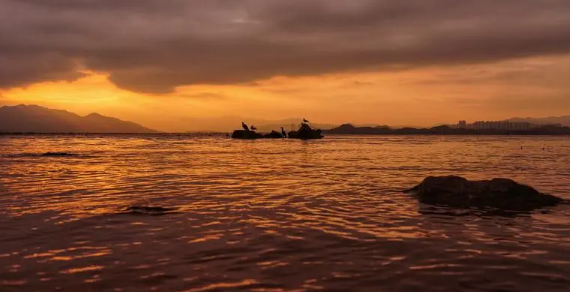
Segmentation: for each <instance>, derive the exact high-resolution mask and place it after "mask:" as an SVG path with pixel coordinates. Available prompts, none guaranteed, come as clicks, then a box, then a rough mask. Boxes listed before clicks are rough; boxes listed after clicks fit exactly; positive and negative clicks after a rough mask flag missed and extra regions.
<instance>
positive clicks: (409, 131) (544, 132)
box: [323, 124, 570, 136]
mask: <svg viewBox="0 0 570 292" xmlns="http://www.w3.org/2000/svg"><path fill="white" fill-rule="evenodd" d="M323 132H324V133H325V134H328V135H450V136H453V135H455V136H457V135H467V136H480V135H496V136H511V135H513V136H515V135H521V136H567V135H570V127H559V126H543V127H538V128H534V129H528V130H497V129H486V130H475V129H458V128H451V127H449V126H438V127H433V128H401V129H393V128H390V127H387V126H378V127H355V126H353V125H350V124H345V125H342V126H339V127H337V128H333V129H329V130H323Z"/></svg>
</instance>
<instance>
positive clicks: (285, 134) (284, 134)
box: [281, 127, 287, 138]
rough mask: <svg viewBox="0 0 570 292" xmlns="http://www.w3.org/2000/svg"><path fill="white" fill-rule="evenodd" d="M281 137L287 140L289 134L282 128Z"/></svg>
mask: <svg viewBox="0 0 570 292" xmlns="http://www.w3.org/2000/svg"><path fill="white" fill-rule="evenodd" d="M281 135H283V138H287V133H285V129H283V127H281Z"/></svg>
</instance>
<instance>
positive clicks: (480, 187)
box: [405, 176, 563, 211]
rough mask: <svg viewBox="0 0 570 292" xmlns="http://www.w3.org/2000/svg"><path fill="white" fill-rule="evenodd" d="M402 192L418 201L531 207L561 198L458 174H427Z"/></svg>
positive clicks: (506, 182)
mask: <svg viewBox="0 0 570 292" xmlns="http://www.w3.org/2000/svg"><path fill="white" fill-rule="evenodd" d="M405 192H406V193H413V194H414V195H415V196H416V197H417V198H418V200H419V201H420V202H421V203H425V204H431V205H446V206H450V207H457V208H470V207H476V208H482V207H493V208H498V209H502V210H516V211H531V210H534V209H538V208H542V207H548V206H555V205H558V204H560V203H562V202H563V200H562V199H561V198H558V197H555V196H552V195H548V194H543V193H540V192H539V191H537V190H535V189H534V188H532V187H530V186H526V185H522V184H519V183H517V182H515V181H513V180H510V179H504V178H495V179H492V180H483V181H469V180H467V179H465V178H462V177H459V176H441V177H428V178H426V179H424V181H423V182H422V183H420V184H419V185H417V186H415V187H414V188H412V189H409V190H406V191H405Z"/></svg>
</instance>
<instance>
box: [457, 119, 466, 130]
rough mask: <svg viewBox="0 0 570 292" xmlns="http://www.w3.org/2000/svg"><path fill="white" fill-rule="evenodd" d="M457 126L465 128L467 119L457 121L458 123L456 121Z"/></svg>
mask: <svg viewBox="0 0 570 292" xmlns="http://www.w3.org/2000/svg"><path fill="white" fill-rule="evenodd" d="M457 128H458V129H467V121H459V123H457Z"/></svg>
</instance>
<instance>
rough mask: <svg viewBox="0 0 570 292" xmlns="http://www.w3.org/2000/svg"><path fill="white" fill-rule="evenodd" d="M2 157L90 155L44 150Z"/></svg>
mask: <svg viewBox="0 0 570 292" xmlns="http://www.w3.org/2000/svg"><path fill="white" fill-rule="evenodd" d="M2 157H7V158H26V157H90V156H88V155H81V154H77V153H69V152H45V153H15V154H5V155H2Z"/></svg>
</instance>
